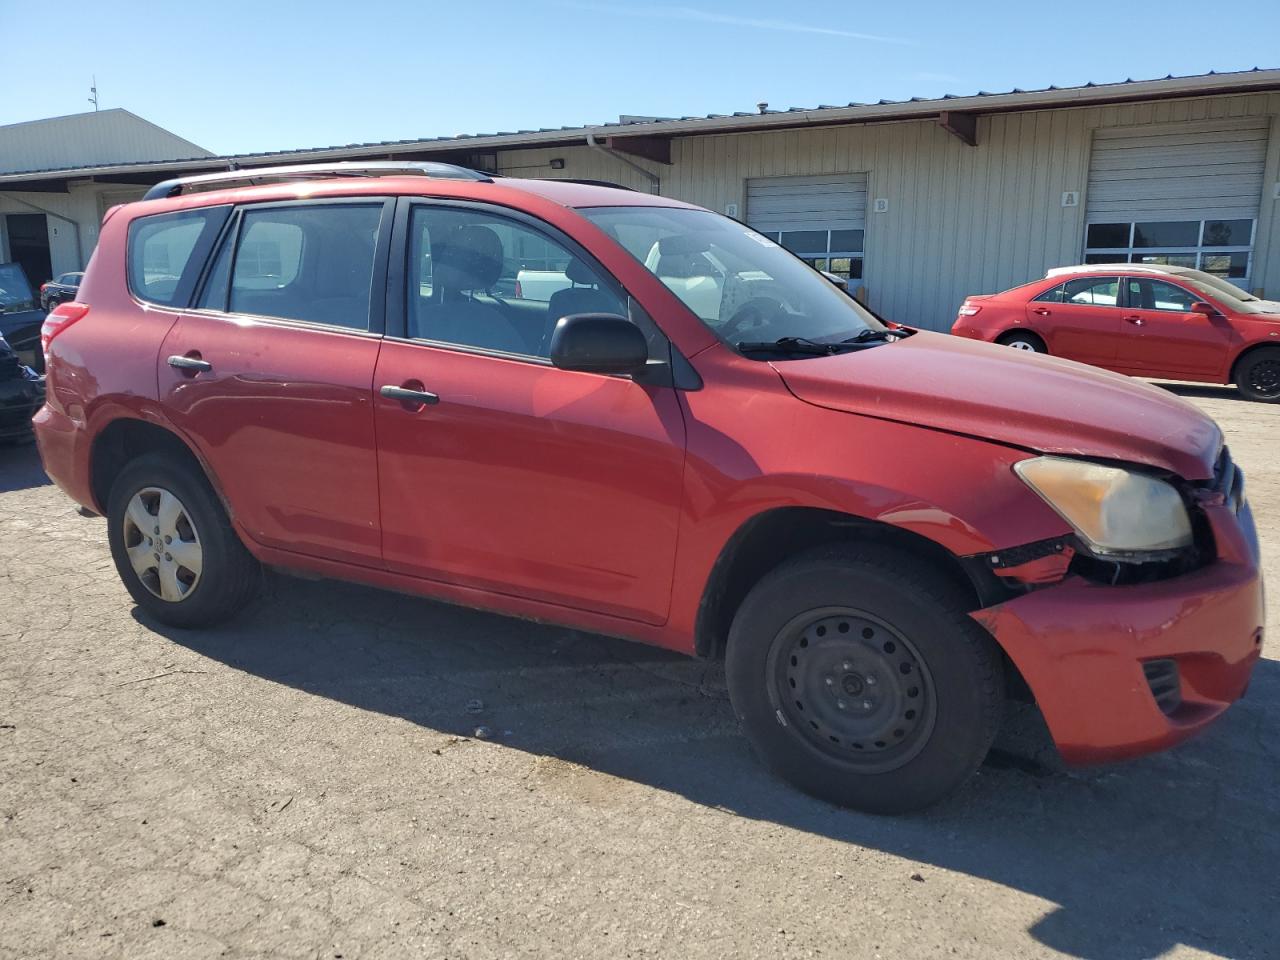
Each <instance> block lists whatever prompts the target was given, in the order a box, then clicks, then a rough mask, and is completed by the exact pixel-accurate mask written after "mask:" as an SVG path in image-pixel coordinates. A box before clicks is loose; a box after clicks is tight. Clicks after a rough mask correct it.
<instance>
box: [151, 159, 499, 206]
mask: <svg viewBox="0 0 1280 960" xmlns="http://www.w3.org/2000/svg"><path fill="white" fill-rule="evenodd" d="M398 176H418V177H434V178H437V179H440V180H476V181H481V182H484V183H492V182H493V178H492V177H490V176H489V175H488V174H484V173H480V172H478V171H476V170H470V169H468V168H467V167H459V166H456V165H455V164H452V163H436V162H434V161H430V160H421V161H401V160H377V161H372V162H361V161H354V162H343V163H298V164H291V165H290V166H287V167H257V168H253V167H250V168H248V169H246V170H225V171H222V172H221V173H202V174H197V175H196V176H192V177H175V178H174V179H172V180H164V181H162V182H161V183H157V184H156V185H155V186H154V187H152V188H151V189H150V190H148V191H147V192H146V194H145V195H144V196H143V198H142V199H143V200H163V199H164V198H166V197H176V196H179V195H180V194H183V193H191V192H197V191H200V190H206V189H217V188H219V187H225V186H231V185H233V184H236V183H242V184H259V183H291V182H294V181H298V180H332V179H335V178H338V177H398Z"/></svg>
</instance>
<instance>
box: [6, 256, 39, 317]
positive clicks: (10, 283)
mask: <svg viewBox="0 0 1280 960" xmlns="http://www.w3.org/2000/svg"><path fill="white" fill-rule="evenodd" d="M34 305H35V297H34V296H32V293H31V286H30V285H29V284H28V283H27V275H26V274H25V273H23V272H22V267H20V266H18V265H17V264H16V263H0V310H5V309H7V310H15V311H16V310H29V309H31V308H32V307H33V306H34Z"/></svg>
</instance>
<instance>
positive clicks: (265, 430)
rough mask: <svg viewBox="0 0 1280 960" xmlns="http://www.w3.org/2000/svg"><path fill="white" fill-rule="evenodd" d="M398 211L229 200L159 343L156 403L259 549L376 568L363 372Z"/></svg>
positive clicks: (369, 417) (379, 206)
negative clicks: (194, 290)
mask: <svg viewBox="0 0 1280 960" xmlns="http://www.w3.org/2000/svg"><path fill="white" fill-rule="evenodd" d="M393 208H394V203H393V201H386V200H383V199H381V198H378V199H363V198H362V199H354V200H342V201H341V202H331V201H323V202H318V201H299V202H291V203H280V204H257V205H251V206H245V207H242V208H240V209H238V210H237V211H236V212H235V214H234V215H233V216H232V217H231V219H230V221H229V223H228V225H227V228H226V229H225V230H224V233H223V236H222V238H221V240H220V243H219V246H218V249H217V252H216V254H215V256H214V257H213V259H212V262H211V264H210V266H209V268H208V269H207V270H206V273H205V277H204V279H203V282H202V284H201V287H200V289H199V291H198V295H197V299H196V302H195V306H194V307H192V308H191V309H188V310H186V311H184V312H183V313H182V315H181V316H180V317H179V319H178V322H177V323H176V324H175V325H174V327H173V329H172V330H171V331H170V333H169V336H168V337H167V339H166V340H165V342H164V345H163V347H162V348H161V351H160V355H159V358H158V379H159V386H160V400H161V402H162V403H163V404H164V406H165V408H166V410H167V412H168V414H169V416H170V417H171V419H172V421H173V423H174V424H175V426H177V427H178V428H179V429H180V430H181V431H182V432H183V433H184V434H185V435H186V436H187V437H188V438H189V439H190V440H191V442H192V443H194V444H195V446H196V447H197V448H198V449H199V451H200V453H201V454H202V455H203V456H204V458H205V460H206V461H207V462H208V463H209V465H210V466H211V467H212V469H213V471H214V473H215V475H216V476H217V480H218V482H219V484H220V485H221V487H222V491H223V493H224V494H225V496H226V497H227V499H228V501H229V502H230V504H231V508H232V513H233V515H234V517H235V519H236V520H237V522H238V523H239V524H240V526H241V527H242V528H243V529H244V531H245V533H247V534H248V535H249V536H250V537H251V538H253V539H254V540H255V541H257V542H258V543H261V544H263V545H266V546H270V547H276V548H279V549H283V550H290V551H294V552H297V553H301V554H308V555H312V556H320V557H327V558H331V559H337V560H344V561H348V562H354V563H361V564H366V565H370V566H380V565H381V543H380V529H379V513H378V474H377V457H376V451H375V447H374V439H373V400H372V381H373V371H374V366H375V364H376V362H377V356H378V348H379V344H380V343H381V338H382V326H383V312H384V311H383V306H384V302H385V290H386V279H385V278H386V253H387V249H388V246H389V243H390V227H391V219H392V218H391V211H392V209H393Z"/></svg>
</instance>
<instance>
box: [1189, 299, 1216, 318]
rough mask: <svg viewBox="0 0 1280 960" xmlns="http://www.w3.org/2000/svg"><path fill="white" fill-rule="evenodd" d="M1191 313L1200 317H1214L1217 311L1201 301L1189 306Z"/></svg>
mask: <svg viewBox="0 0 1280 960" xmlns="http://www.w3.org/2000/svg"><path fill="white" fill-rule="evenodd" d="M1191 312H1192V313H1198V314H1200V316H1202V317H1216V316H1217V315H1218V309H1217V308H1216V307H1215V306H1214V305H1213V304H1211V303H1205V302H1204V301H1203V300H1197V301H1196V302H1195V303H1193V304H1192V305H1191Z"/></svg>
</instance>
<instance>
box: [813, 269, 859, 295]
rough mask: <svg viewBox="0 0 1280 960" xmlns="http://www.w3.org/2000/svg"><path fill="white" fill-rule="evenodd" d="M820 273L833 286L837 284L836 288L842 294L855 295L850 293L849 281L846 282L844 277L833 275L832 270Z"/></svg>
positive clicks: (820, 271)
mask: <svg viewBox="0 0 1280 960" xmlns="http://www.w3.org/2000/svg"><path fill="white" fill-rule="evenodd" d="M818 272H819V273H820V274H822V275H823V276H824V277H826V278H827V279H828V280H830V281H831V282H832V283H833V284H835V286H836V287H838V288H839V289H840V292H841V293H846V294H849V296H853V294H851V293H849V281H848V280H846V279H845V278H844V277H842V276H840V275H839V274H836V273H832V272H831V271H830V270H819V271H818Z"/></svg>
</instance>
